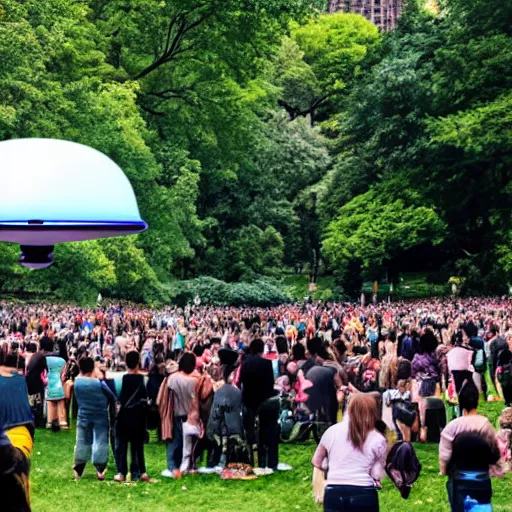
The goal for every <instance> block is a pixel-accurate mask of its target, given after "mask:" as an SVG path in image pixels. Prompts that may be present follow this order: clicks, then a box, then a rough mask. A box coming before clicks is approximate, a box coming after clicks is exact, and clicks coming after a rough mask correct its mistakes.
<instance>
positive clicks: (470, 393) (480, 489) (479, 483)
mask: <svg viewBox="0 0 512 512" xmlns="http://www.w3.org/2000/svg"><path fill="white" fill-rule="evenodd" d="M478 399H479V392H478V389H477V387H476V385H475V383H474V382H473V380H472V379H467V380H465V381H464V382H463V383H462V385H461V389H460V391H459V404H460V406H461V408H462V410H463V416H461V417H460V418H457V419H455V420H453V421H451V422H450V423H449V424H448V425H447V426H446V427H445V428H444V429H443V431H442V433H441V442H440V443H439V466H440V472H441V475H442V476H448V482H447V484H446V487H447V490H448V498H449V501H450V506H451V510H452V512H464V510H465V509H464V500H465V499H466V496H469V497H470V498H473V499H475V500H476V501H477V502H478V503H480V504H489V503H491V498H492V485H491V480H490V478H489V474H490V472H491V473H492V474H493V475H494V476H503V474H502V471H501V470H500V468H498V466H496V464H497V463H498V461H499V459H500V450H499V447H498V440H497V435H496V431H495V430H494V428H493V426H492V425H491V423H490V421H489V420H488V419H487V417H486V416H482V415H481V414H478V411H477V407H478Z"/></svg>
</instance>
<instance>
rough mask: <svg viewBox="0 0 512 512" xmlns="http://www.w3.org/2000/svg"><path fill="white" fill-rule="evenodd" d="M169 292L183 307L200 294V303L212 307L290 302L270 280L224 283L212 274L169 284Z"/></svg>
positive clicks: (270, 304)
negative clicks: (211, 275)
mask: <svg viewBox="0 0 512 512" xmlns="http://www.w3.org/2000/svg"><path fill="white" fill-rule="evenodd" d="M168 293H169V295H170V297H171V299H172V300H173V302H175V303H176V304H179V305H180V306H185V305H186V304H188V303H192V302H193V301H194V300H195V298H196V297H199V299H200V300H201V304H209V305H214V306H227V305H233V306H263V307H265V306H276V305H278V304H283V303H286V302H289V301H290V296H289V295H288V294H287V293H285V292H284V291H283V290H282V288H281V287H279V286H277V285H276V284H274V283H272V282H271V281H267V280H263V279H258V280H256V281H253V282H252V283H244V282H241V283H226V282H224V281H220V280H218V279H214V278H212V277H199V278H197V279H193V280H191V281H176V282H175V283H172V284H170V285H168Z"/></svg>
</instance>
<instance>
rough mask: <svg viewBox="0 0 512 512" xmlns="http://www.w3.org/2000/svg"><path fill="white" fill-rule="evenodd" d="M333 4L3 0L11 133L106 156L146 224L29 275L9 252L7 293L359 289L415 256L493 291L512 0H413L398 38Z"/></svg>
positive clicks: (505, 178) (505, 182)
mask: <svg viewBox="0 0 512 512" xmlns="http://www.w3.org/2000/svg"><path fill="white" fill-rule="evenodd" d="M325 4H326V2H324V1H312V0H311V1H308V0H291V1H290V0H286V1H285V0H250V1H246V0H243V1H242V0H199V1H197V0H195V1H192V0H168V1H165V2H155V1H153V0H137V1H134V0H109V1H104V0H85V1H78V0H37V1H36V0H25V1H19V0H0V61H1V62H2V66H0V92H1V95H0V140H6V139H10V138H17V137H53V138H61V139H67V140H72V141H76V142H80V143H83V144H87V145H89V146H92V147H94V148H96V149H98V150H100V151H102V152H104V153H105V154H107V155H108V156H110V157H111V158H112V159H113V160H114V161H115V162H116V163H118V164H119V165H120V166H121V168H122V169H123V170H124V171H125V172H126V174H127V176H128V178H129V179H130V181H131V183H132V185H133V187H134V190H135V193H136V196H137V199H138V202H139V206H140V210H141V214H142V216H143V218H144V219H145V220H147V221H148V223H149V225H150V229H149V230H148V231H147V232H146V233H143V234H141V235H139V236H135V237H127V238H121V239H111V240H102V241H94V242H87V243H83V244H69V245H63V246H59V247H58V248H57V249H56V264H55V265H54V267H53V268H51V269H48V270H46V271H43V272H39V273H35V272H29V271H27V270H25V269H23V268H21V267H19V266H18V265H17V263H16V260H17V249H16V248H15V247H13V246H10V245H5V244H4V245H0V279H1V283H0V290H1V291H4V292H12V293H52V294H54V295H56V296H59V297H62V298H64V299H70V298H73V299H75V300H80V301H90V300H92V299H93V298H94V297H95V296H96V295H97V293H98V292H101V293H103V294H106V295H108V296H112V297H119V298H126V299H130V300H134V301H146V302H152V301H165V300H170V299H172V297H173V295H172V293H171V292H170V290H171V289H173V288H172V287H173V286H178V285H176V281H177V280H180V279H193V278H199V279H202V277H201V276H210V277H211V278H213V279H218V280H219V279H220V280H224V281H240V280H242V281H249V282H257V283H260V286H264V284H262V283H267V284H268V283H269V279H270V280H276V279H279V278H280V277H281V276H283V275H284V274H286V273H290V272H297V271H299V272H301V271H304V270H306V271H309V273H310V275H311V277H312V278H313V279H314V278H315V276H316V275H317V274H318V272H319V271H320V269H323V271H325V272H328V273H333V274H334V275H335V276H337V279H338V284H339V285H340V290H341V289H342V288H345V291H346V292H347V293H349V294H355V293H356V292H357V291H358V290H357V286H359V285H357V284H354V283H360V281H361V280H363V279H366V278H371V279H374V278H377V279H378V278H380V277H382V276H384V275H387V276H388V277H391V278H392V279H394V278H395V277H396V275H397V274H398V272H400V271H403V270H406V269H414V270H428V271H429V272H431V273H432V272H433V273H435V272H439V273H442V274H443V275H444V274H446V273H448V274H450V275H461V276H462V277H465V278H466V283H467V284H468V286H467V287H468V289H469V290H470V289H471V286H473V291H477V292H480V293H496V292H502V291H503V289H504V287H506V286H507V285H508V282H510V281H512V257H511V256H510V250H509V247H510V241H511V240H512V218H511V211H512V210H511V209H512V204H511V202H512V190H511V184H510V183H511V175H510V174H511V172H512V171H511V169H512V166H511V149H512V146H511V145H512V133H511V119H512V95H511V93H510V90H511V85H512V44H511V37H512V33H511V28H510V27H511V26H512V8H511V6H510V2H508V1H506V2H502V1H498V0H491V1H486V2H484V1H483V0H478V1H475V2H464V1H462V0H443V2H439V9H438V10H437V11H436V12H432V11H429V10H426V9H424V8H423V6H422V2H420V1H419V0H418V1H415V0H410V1H409V2H408V4H407V8H406V11H405V14H404V15H403V17H402V18H401V19H400V21H399V23H398V27H397V29H396V30H395V31H394V32H392V33H386V34H382V33H379V31H378V29H377V28H376V27H375V26H374V25H373V24H372V23H371V22H370V21H368V20H366V19H365V18H364V17H362V16H360V15H357V14H344V13H338V14H325V9H326V5H325ZM100 186H101V183H98V187H100ZM15 193H18V194H19V195H20V201H21V200H23V191H22V190H21V191H15ZM90 200H91V201H94V198H90ZM473 275H478V279H475V280H474V281H472V280H471V277H472V276H473ZM262 279H263V281H262ZM208 282H209V283H210V284H212V283H218V282H217V281H211V282H210V281H208ZM173 283H174V284H173ZM199 283H202V284H200V285H199V284H198V285H197V286H199V288H200V289H203V288H201V286H203V285H204V283H206V281H205V282H203V281H199ZM472 283H473V284H472ZM194 286H195V285H194ZM205 286H206V285H205ZM212 286H213V285H212ZM215 286H217V284H216V285H215ZM218 286H220V285H218ZM268 286H270V285H268ZM178 288H179V287H178ZM199 288H198V289H199ZM475 288H477V289H476V290H475ZM176 289H177V288H176ZM208 289H209V288H208ZM220 289H221V288H219V290H220ZM256 289H257V286H256V287H255V288H254V290H256ZM187 290H188V288H187ZM248 290H249V288H243V289H242V288H240V289H237V290H235V291H233V292H231V291H229V292H226V293H233V297H235V298H233V300H235V299H236V301H238V302H240V301H241V300H242V297H247V295H246V294H247V293H248ZM250 290H253V289H252V288H251V289H250ZM189 291H190V290H189ZM176 293H177V295H175V297H177V296H178V295H179V297H185V296H188V295H187V294H188V292H187V293H185V291H183V290H181V291H179V293H178V292H176ZM205 293H206V292H205ZM219 293H220V292H219ZM269 293H270V295H265V293H263V292H262V298H261V300H262V301H263V302H265V301H267V302H269V301H270V302H271V301H272V300H274V299H272V300H271V299H270V298H269V297H278V296H279V294H277V295H276V294H275V290H273V289H272V290H271V291H270V292H269ZM237 294H238V295H237ZM216 300H217V299H216ZM219 301H220V299H219ZM219 301H218V302H219ZM220 302H222V301H220ZM220 302H219V303H220Z"/></svg>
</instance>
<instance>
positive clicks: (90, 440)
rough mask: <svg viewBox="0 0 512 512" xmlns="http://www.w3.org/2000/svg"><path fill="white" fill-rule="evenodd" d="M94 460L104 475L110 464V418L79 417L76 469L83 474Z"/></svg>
mask: <svg viewBox="0 0 512 512" xmlns="http://www.w3.org/2000/svg"><path fill="white" fill-rule="evenodd" d="M91 458H92V463H93V465H94V467H95V468H96V470H97V471H99V472H100V473H102V472H103V471H104V470H105V468H106V467H107V462H108V418H107V417H105V418H88V417H85V418H84V417H79V418H78V420H77V423H76V446H75V465H74V469H75V471H77V473H78V474H80V475H81V474H82V473H83V471H84V469H85V465H86V464H87V462H88V461H89V460H91Z"/></svg>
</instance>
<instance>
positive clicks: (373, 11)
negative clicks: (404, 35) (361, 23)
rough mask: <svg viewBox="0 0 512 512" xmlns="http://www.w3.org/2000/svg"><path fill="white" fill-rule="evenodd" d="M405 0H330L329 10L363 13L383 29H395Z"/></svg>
mask: <svg viewBox="0 0 512 512" xmlns="http://www.w3.org/2000/svg"><path fill="white" fill-rule="evenodd" d="M404 4H405V0H329V12H331V13H333V12H353V13H356V14H361V15H363V16H364V17H365V18H366V19H367V20H370V21H371V22H372V23H375V25H377V27H379V28H380V29H381V30H384V31H388V30H394V28H395V26H396V23H397V21H398V18H400V16H401V14H402V11H403V8H404Z"/></svg>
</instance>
